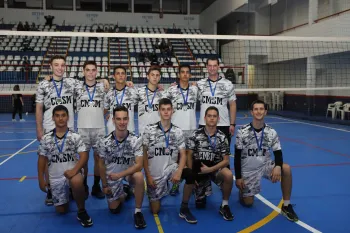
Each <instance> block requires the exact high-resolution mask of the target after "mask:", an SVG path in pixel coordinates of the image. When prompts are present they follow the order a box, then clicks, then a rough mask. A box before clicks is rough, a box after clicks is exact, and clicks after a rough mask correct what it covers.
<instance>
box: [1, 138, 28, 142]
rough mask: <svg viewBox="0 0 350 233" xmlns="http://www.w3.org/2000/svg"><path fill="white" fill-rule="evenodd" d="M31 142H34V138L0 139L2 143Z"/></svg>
mask: <svg viewBox="0 0 350 233" xmlns="http://www.w3.org/2000/svg"><path fill="white" fill-rule="evenodd" d="M31 140H34V138H14V139H0V142H13V141H31Z"/></svg>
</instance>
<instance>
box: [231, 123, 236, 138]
mask: <svg viewBox="0 0 350 233" xmlns="http://www.w3.org/2000/svg"><path fill="white" fill-rule="evenodd" d="M230 134H231V136H233V135H235V127H234V126H233V125H230Z"/></svg>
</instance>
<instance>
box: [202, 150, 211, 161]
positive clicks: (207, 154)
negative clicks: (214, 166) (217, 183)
mask: <svg viewBox="0 0 350 233" xmlns="http://www.w3.org/2000/svg"><path fill="white" fill-rule="evenodd" d="M198 156H199V159H200V160H207V161H214V158H215V154H214V153H212V152H210V151H204V152H199V153H198Z"/></svg>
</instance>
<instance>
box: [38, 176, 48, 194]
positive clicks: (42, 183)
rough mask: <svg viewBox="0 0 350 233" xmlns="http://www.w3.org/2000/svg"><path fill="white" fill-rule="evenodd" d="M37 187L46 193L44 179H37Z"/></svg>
mask: <svg viewBox="0 0 350 233" xmlns="http://www.w3.org/2000/svg"><path fill="white" fill-rule="evenodd" d="M39 187H40V190H41V191H43V192H44V193H46V192H47V190H46V187H47V184H46V182H45V180H44V179H41V180H40V179H39Z"/></svg>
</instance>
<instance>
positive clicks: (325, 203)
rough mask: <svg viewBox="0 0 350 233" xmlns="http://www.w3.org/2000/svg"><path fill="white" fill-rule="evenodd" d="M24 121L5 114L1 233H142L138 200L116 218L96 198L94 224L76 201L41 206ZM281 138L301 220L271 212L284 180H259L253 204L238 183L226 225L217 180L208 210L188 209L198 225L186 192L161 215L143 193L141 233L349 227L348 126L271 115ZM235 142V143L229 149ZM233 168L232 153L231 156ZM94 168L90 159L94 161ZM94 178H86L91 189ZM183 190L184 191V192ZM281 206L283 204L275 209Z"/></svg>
mask: <svg viewBox="0 0 350 233" xmlns="http://www.w3.org/2000/svg"><path fill="white" fill-rule="evenodd" d="M24 117H25V119H26V122H11V116H10V114H2V115H0V149H1V155H0V187H1V192H0V232H1V233H7V232H11V233H20V232H23V233H24V232H25V233H31V232H36V233H41V232H45V233H48V232H50V233H54V232H59V233H62V232H74V233H79V232H118V233H123V232H137V231H139V230H136V229H135V228H134V225H133V213H134V199H133V198H132V199H130V200H129V201H128V202H127V203H126V205H124V206H123V209H122V212H121V213H120V214H119V215H112V214H110V213H109V211H108V209H107V203H106V200H105V199H103V200H97V199H95V198H92V197H91V196H90V197H89V199H88V200H87V203H86V209H87V211H88V213H89V214H90V216H91V217H92V218H93V221H94V225H93V227H91V228H87V229H84V228H83V227H81V225H80V224H79V222H78V221H77V220H76V212H75V211H76V206H75V203H74V202H72V203H71V211H70V213H69V214H67V215H64V216H60V215H58V214H56V213H55V210H54V207H48V206H45V205H44V198H45V194H44V193H42V192H41V191H40V190H39V186H38V181H37V178H36V176H37V153H36V151H37V148H38V145H39V143H38V142H37V141H36V132H35V117H34V115H33V114H29V115H28V116H24ZM250 121H251V118H250V117H249V114H248V112H240V113H238V116H237V123H238V124H239V125H242V124H246V123H249V122H250ZM266 122H267V123H269V124H270V125H271V126H273V127H274V128H275V129H276V130H277V132H278V134H279V136H280V140H281V144H282V149H283V155H284V162H285V163H288V164H290V165H291V166H292V173H293V192H292V203H293V204H295V206H294V209H295V211H296V213H297V214H298V215H299V218H300V221H299V222H298V224H297V223H292V222H289V221H288V220H287V219H286V218H284V217H283V216H282V215H279V214H277V212H275V211H274V210H273V208H275V209H276V206H278V205H279V203H280V201H281V191H280V185H279V184H272V183H269V182H268V181H266V180H263V181H262V192H261V193H260V195H258V196H257V197H256V199H255V204H254V206H253V207H252V208H244V207H242V206H241V205H240V204H239V203H238V201H237V198H238V193H237V189H236V187H235V186H234V187H233V190H232V195H231V198H230V203H229V204H230V207H231V210H232V212H233V214H234V215H235V219H234V221H232V222H227V221H225V220H223V218H222V217H221V216H220V215H219V213H218V208H219V205H220V204H221V193H220V192H219V189H218V188H217V187H216V186H215V185H213V188H214V194H213V195H212V196H211V197H209V198H208V203H207V208H206V209H205V210H196V209H195V208H194V204H193V199H191V203H190V207H191V208H192V211H193V214H194V215H195V216H196V217H197V219H198V224H196V225H190V224H188V223H186V222H185V221H184V220H182V219H180V218H179V217H178V211H179V205H180V203H181V195H178V196H176V197H172V196H168V197H166V198H165V199H164V200H163V201H162V208H161V212H160V213H159V218H157V216H153V215H152V214H151V213H150V211H149V208H148V200H147V198H146V197H145V199H144V205H143V213H144V216H145V219H146V221H147V228H146V229H144V230H141V231H143V232H155V233H157V232H159V233H163V232H165V233H175V232H177V233H178V232H191V233H197V232H198V233H199V232H200V233H204V232H209V233H214V232H219V231H225V232H240V231H241V232H251V231H253V230H256V231H257V232H283V233H287V232H292V233H295V232H308V231H312V232H350V225H348V224H347V221H349V215H348V214H347V212H348V210H349V207H350V179H349V176H348V174H349V165H350V145H349V144H348V143H349V142H350V127H346V126H338V125H327V124H322V123H315V122H305V121H294V120H291V119H287V118H281V117H275V116H269V117H267V118H266ZM233 145H234V139H233V142H232V144H231V151H232V148H233ZM231 167H232V168H233V158H231ZM89 168H90V171H93V160H92V159H90V160H89ZM92 182H93V177H92V176H90V177H89V181H88V183H89V186H90V188H91V186H92ZM180 190H181V192H182V188H181V189H180ZM276 210H278V209H276Z"/></svg>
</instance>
